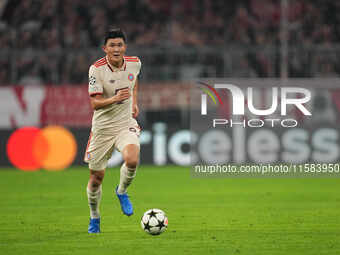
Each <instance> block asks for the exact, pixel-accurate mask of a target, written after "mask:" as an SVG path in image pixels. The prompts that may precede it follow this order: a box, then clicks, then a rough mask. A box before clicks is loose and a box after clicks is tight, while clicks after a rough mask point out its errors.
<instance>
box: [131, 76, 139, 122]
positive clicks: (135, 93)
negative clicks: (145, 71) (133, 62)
mask: <svg viewBox="0 0 340 255" xmlns="http://www.w3.org/2000/svg"><path fill="white" fill-rule="evenodd" d="M138 114H139V108H138V80H137V79H136V82H135V86H134V88H133V93H132V117H134V118H137V116H138Z"/></svg>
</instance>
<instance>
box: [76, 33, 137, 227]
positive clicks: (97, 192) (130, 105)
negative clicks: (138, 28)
mask: <svg viewBox="0 0 340 255" xmlns="http://www.w3.org/2000/svg"><path fill="white" fill-rule="evenodd" d="M126 48H127V45H126V36H125V33H124V32H123V31H122V30H121V29H119V28H118V29H111V30H109V31H108V32H107V34H106V36H105V40H104V45H103V46H102V49H103V51H104V52H105V53H106V56H105V57H103V58H101V59H99V60H97V61H96V62H95V63H94V64H92V65H91V67H90V70H89V94H90V101H91V105H92V108H93V109H94V114H93V117H92V129H91V134H90V137H89V141H88V144H87V148H86V152H85V157H84V160H85V162H87V163H88V164H89V168H90V179H89V182H88V185H87V196H88V203H89V207H90V223H89V227H88V232H89V233H99V232H100V214H99V204H100V200H101V196H102V181H103V178H104V174H105V169H106V166H107V162H108V160H109V158H110V157H111V155H112V152H113V150H114V149H117V150H118V151H120V152H121V153H122V156H123V159H124V163H123V165H122V166H121V168H120V182H119V185H118V186H117V187H116V189H115V193H116V195H117V197H118V199H119V202H120V206H121V209H122V211H123V213H124V214H125V215H127V216H130V215H132V214H133V207H132V204H131V202H130V200H129V197H128V195H127V187H128V186H129V185H130V184H131V182H132V180H133V178H134V177H135V175H136V168H137V165H138V162H139V147H140V145H139V133H140V128H139V125H138V124H137V121H136V120H135V118H136V117H137V115H138V113H139V109H138V105H137V89H138V81H137V76H138V74H139V72H140V68H141V62H140V60H139V58H138V57H127V56H125V51H126ZM75 110H76V109H75Z"/></svg>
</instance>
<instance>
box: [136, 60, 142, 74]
mask: <svg viewBox="0 0 340 255" xmlns="http://www.w3.org/2000/svg"><path fill="white" fill-rule="evenodd" d="M141 68H142V62H141V61H140V59H139V58H138V62H137V76H138V77H140V75H141Z"/></svg>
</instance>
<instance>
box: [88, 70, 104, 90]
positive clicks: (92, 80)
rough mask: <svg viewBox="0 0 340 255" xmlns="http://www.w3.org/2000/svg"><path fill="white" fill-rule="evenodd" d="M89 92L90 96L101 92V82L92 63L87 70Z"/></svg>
mask: <svg viewBox="0 0 340 255" xmlns="http://www.w3.org/2000/svg"><path fill="white" fill-rule="evenodd" d="M89 94H90V96H93V95H101V94H103V84H102V83H101V80H100V77H99V72H98V68H96V67H95V66H93V65H92V66H91V67H90V70H89Z"/></svg>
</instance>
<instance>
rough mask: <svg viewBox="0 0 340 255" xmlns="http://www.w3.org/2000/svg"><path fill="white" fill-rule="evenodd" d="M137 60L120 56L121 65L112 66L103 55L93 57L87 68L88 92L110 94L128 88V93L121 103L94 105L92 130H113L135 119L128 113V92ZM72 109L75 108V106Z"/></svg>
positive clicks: (130, 104) (110, 132)
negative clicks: (93, 59) (122, 58)
mask: <svg viewBox="0 0 340 255" xmlns="http://www.w3.org/2000/svg"><path fill="white" fill-rule="evenodd" d="M140 68H141V62H140V60H139V58H138V57H127V56H125V57H124V63H123V66H122V67H121V68H116V67H114V66H112V65H110V63H109V62H108V60H107V58H106V57H103V58H101V59H99V60H97V61H96V62H95V63H94V64H92V65H91V66H90V70H89V94H90V95H98V94H99V95H103V97H104V98H109V97H113V96H114V95H116V94H117V92H118V91H119V90H120V89H123V88H129V89H130V93H131V97H130V98H129V99H127V100H124V101H123V102H121V103H115V104H111V105H107V106H105V107H103V108H100V109H97V110H95V111H94V113H93V117H92V132H97V131H100V132H101V133H108V134H115V133H116V132H119V131H120V130H121V129H123V128H126V127H127V126H129V125H131V122H135V119H133V117H132V95H133V88H134V86H135V83H136V79H137V76H138V74H139V72H140ZM75 110H76V109H75Z"/></svg>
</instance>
